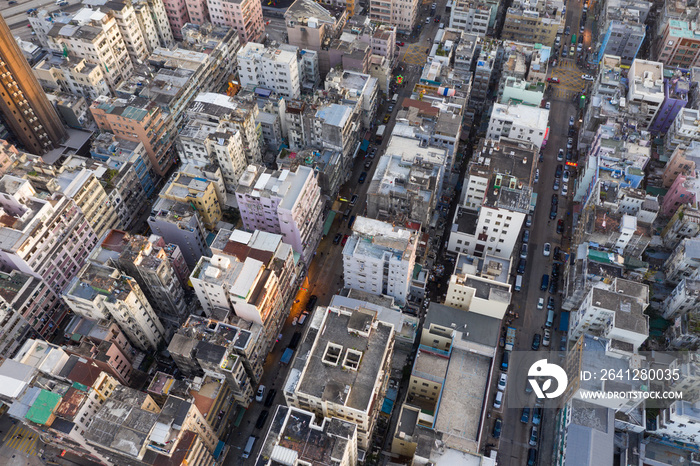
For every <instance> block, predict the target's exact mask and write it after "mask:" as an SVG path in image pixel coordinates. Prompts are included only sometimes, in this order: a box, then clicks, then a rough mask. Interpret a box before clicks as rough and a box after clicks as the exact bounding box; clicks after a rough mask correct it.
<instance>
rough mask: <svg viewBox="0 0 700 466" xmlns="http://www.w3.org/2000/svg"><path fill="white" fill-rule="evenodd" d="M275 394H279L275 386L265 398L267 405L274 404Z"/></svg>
mask: <svg viewBox="0 0 700 466" xmlns="http://www.w3.org/2000/svg"><path fill="white" fill-rule="evenodd" d="M275 395H277V390H275V389H274V388H272V389H270V391H269V392H268V393H267V397H266V398H265V406H267V407H268V408H269V407H270V406H272V403H274V402H275Z"/></svg>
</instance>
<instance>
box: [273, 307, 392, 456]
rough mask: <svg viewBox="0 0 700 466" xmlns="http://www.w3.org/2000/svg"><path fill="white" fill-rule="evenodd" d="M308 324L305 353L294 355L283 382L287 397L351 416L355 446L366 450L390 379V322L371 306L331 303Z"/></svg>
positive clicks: (322, 411)
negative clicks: (351, 307) (379, 317)
mask: <svg viewBox="0 0 700 466" xmlns="http://www.w3.org/2000/svg"><path fill="white" fill-rule="evenodd" d="M311 326H312V330H311V331H309V332H308V333H307V334H306V337H305V338H304V341H303V342H302V351H304V350H305V351H307V352H308V353H309V357H308V358H305V359H304V360H300V359H297V360H295V362H294V366H293V367H294V369H296V370H292V371H291V373H290V374H294V376H293V378H292V377H291V376H290V378H289V379H288V380H287V383H285V384H284V397H285V400H286V403H287V405H288V406H290V407H294V408H299V409H304V410H307V411H310V412H313V413H315V414H316V415H318V416H323V417H324V418H333V417H336V418H338V419H342V420H346V421H349V422H352V423H353V424H355V425H356V426H357V444H358V447H359V448H362V449H364V450H367V449H368V448H369V445H370V441H371V437H372V432H373V431H374V427H375V425H376V421H377V416H378V414H379V411H380V408H381V402H380V400H381V399H382V397H383V396H384V392H385V391H386V388H387V387H386V385H387V381H388V380H389V377H388V375H389V374H388V371H389V370H390V365H391V358H392V356H393V349H394V340H393V334H394V329H393V326H392V325H390V324H385V323H383V322H379V321H378V320H377V319H376V312H373V311H368V310H348V309H345V308H330V307H329V308H327V309H323V312H319V313H318V314H317V315H315V316H314V319H313V321H312V323H311ZM297 371H298V372H297ZM360 380H362V382H360Z"/></svg>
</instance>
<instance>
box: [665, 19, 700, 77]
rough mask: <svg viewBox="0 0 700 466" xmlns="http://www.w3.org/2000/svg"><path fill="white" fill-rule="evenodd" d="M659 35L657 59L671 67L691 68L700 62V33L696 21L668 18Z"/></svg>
mask: <svg viewBox="0 0 700 466" xmlns="http://www.w3.org/2000/svg"><path fill="white" fill-rule="evenodd" d="M657 37H658V39H657V40H656V47H655V50H654V59H655V60H658V61H660V62H661V63H663V64H664V65H666V66H667V67H669V68H683V69H690V68H692V67H694V66H698V64H700V34H698V24H697V23H696V22H695V21H692V20H691V19H690V18H678V19H672V18H666V21H664V22H663V23H662V24H661V26H660V33H659V34H658V36H657Z"/></svg>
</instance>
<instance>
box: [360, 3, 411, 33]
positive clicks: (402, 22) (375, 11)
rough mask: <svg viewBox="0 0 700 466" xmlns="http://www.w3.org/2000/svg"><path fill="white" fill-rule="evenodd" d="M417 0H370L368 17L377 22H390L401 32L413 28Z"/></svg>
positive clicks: (407, 31)
mask: <svg viewBox="0 0 700 466" xmlns="http://www.w3.org/2000/svg"><path fill="white" fill-rule="evenodd" d="M419 5H420V2H419V1H418V0H371V1H370V3H369V17H370V19H372V20H373V21H377V22H379V23H384V24H391V25H392V26H396V29H397V30H398V31H399V32H402V33H408V34H410V32H411V31H412V30H413V28H414V27H415V25H416V23H417V21H418V19H419V17H418V9H419Z"/></svg>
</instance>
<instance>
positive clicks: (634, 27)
mask: <svg viewBox="0 0 700 466" xmlns="http://www.w3.org/2000/svg"><path fill="white" fill-rule="evenodd" d="M645 37H646V26H645V24H644V23H643V22H642V23H634V22H630V21H615V20H613V21H610V23H609V24H608V28H607V30H606V31H605V35H604V36H603V38H602V39H601V44H600V47H599V48H598V61H600V60H601V59H602V58H603V56H604V55H612V56H617V57H620V60H621V62H622V64H624V65H625V66H629V65H630V64H631V63H632V62H633V61H634V60H635V59H636V58H637V53H638V52H639V49H640V47H641V46H642V42H644V38H645Z"/></svg>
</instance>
